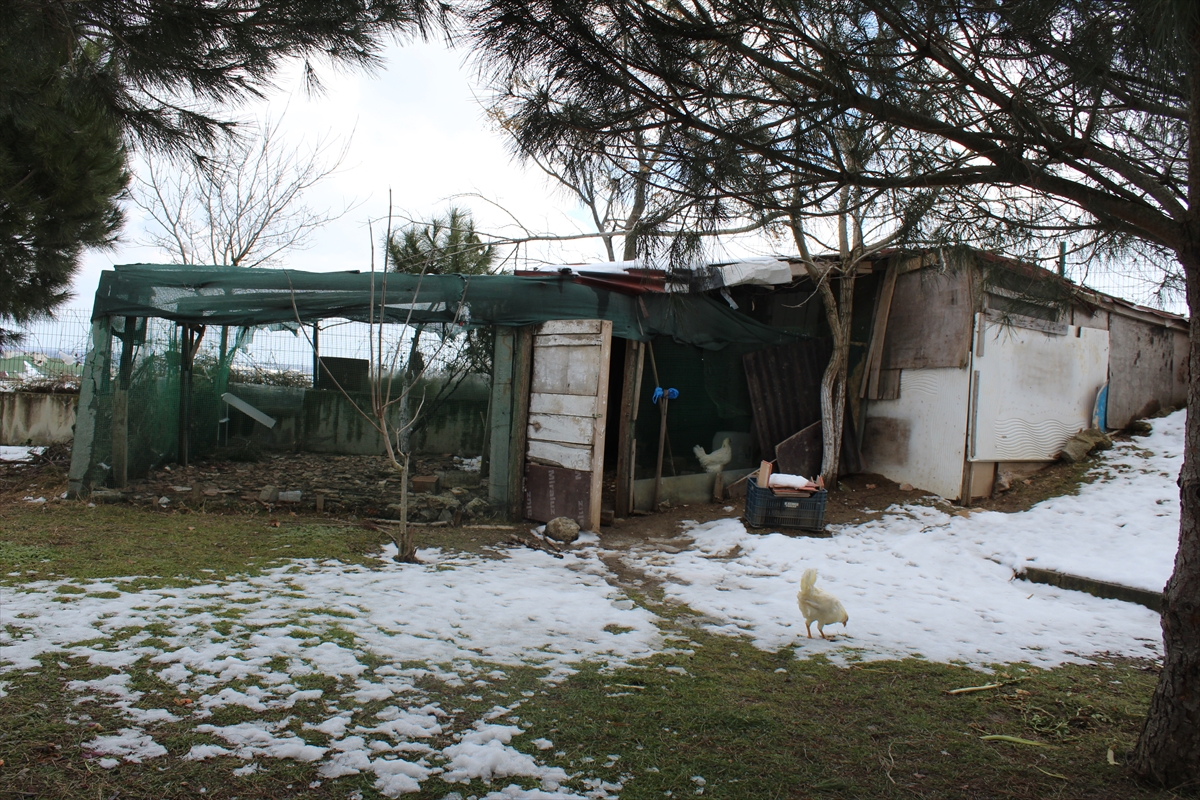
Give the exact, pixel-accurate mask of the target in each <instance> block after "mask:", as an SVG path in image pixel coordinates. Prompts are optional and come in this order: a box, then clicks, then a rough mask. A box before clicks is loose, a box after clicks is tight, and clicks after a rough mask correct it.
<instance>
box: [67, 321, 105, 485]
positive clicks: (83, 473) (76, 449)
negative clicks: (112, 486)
mask: <svg viewBox="0 0 1200 800" xmlns="http://www.w3.org/2000/svg"><path fill="white" fill-rule="evenodd" d="M111 358H112V327H111V325H110V324H109V319H108V317H101V318H100V319H97V320H92V345H91V347H90V348H88V353H87V358H86V359H85V360H84V362H83V381H82V382H81V383H80V386H79V410H78V411H77V412H76V417H75V439H74V441H73V442H72V444H71V469H70V471H69V472H68V473H67V491H68V492H69V493H70V496H71V497H84V496H86V495H87V494H88V493H90V492H91V490H92V478H91V472H92V454H93V451H94V450H95V445H96V414H97V411H98V409H99V405H100V398H101V396H103V395H104V394H106V393H107V392H108V374H109V361H110V359H111Z"/></svg>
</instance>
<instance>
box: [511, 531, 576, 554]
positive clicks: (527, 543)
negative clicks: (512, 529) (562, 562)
mask: <svg viewBox="0 0 1200 800" xmlns="http://www.w3.org/2000/svg"><path fill="white" fill-rule="evenodd" d="M502 544H518V545H521V546H523V547H528V548H529V549H531V550H541V551H542V552H543V553H549V554H550V555H552V556H554V557H555V558H562V557H563V554H562V553H561V552H559V550H558V548H556V547H554V546H553V545H550V544H549V543H548V542H539V541H536V540H533V539H526V538H525V537H524V536H519V535H516V534H514V535H512V536H510V537H508V538H507V539H505V540H504V542H502Z"/></svg>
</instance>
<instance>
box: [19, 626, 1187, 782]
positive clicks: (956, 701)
mask: <svg viewBox="0 0 1200 800" xmlns="http://www.w3.org/2000/svg"><path fill="white" fill-rule="evenodd" d="M692 640H693V642H694V645H693V646H691V647H690V648H689V649H690V651H691V653H690V654H688V655H674V656H663V657H658V658H656V659H654V660H652V661H651V662H648V663H646V664H645V665H641V666H638V667H633V668H627V669H619V670H612V671H608V670H602V669H599V668H597V667H595V666H589V667H585V668H583V669H582V670H581V671H580V672H579V673H578V674H576V675H575V676H573V677H572V678H570V679H569V680H567V681H566V682H564V683H562V684H559V685H557V686H548V685H547V684H545V683H544V682H542V681H541V680H539V678H540V677H541V676H542V673H541V672H540V671H539V670H536V669H533V668H519V669H507V670H506V678H505V679H504V680H491V679H489V680H490V685H489V686H487V687H477V686H474V685H471V684H468V685H467V686H465V687H461V688H457V689H453V688H449V687H447V686H446V685H445V684H444V683H442V682H440V681H438V680H436V679H432V678H430V679H427V680H424V681H421V682H420V683H419V688H420V689H421V690H423V691H425V692H426V693H428V695H429V699H430V700H431V701H436V702H439V703H440V704H441V705H442V707H443V708H444V709H446V710H448V711H457V713H455V714H454V716H455V717H457V718H458V719H459V720H460V721H459V723H458V724H457V725H454V726H452V727H454V729H456V730H461V729H462V727H465V723H466V722H469V721H470V720H474V719H478V718H480V717H481V716H482V715H483V714H484V713H485V712H486V711H488V710H489V709H490V708H492V707H493V706H494V705H497V704H501V705H511V704H512V703H513V702H515V701H517V700H520V701H522V705H521V706H520V707H519V708H518V709H516V710H515V711H514V712H513V714H512V716H515V717H519V720H520V722H519V724H520V727H521V728H523V729H524V730H525V731H526V733H525V734H524V735H523V736H519V737H517V738H516V739H515V740H514V744H515V745H516V746H517V747H518V748H520V749H522V750H524V751H526V752H529V753H531V754H533V755H534V756H535V757H536V758H537V759H538V760H539V761H541V762H543V763H546V764H548V765H551V766H561V767H563V768H564V769H566V770H567V771H568V772H570V773H580V772H582V773H583V774H584V775H587V776H594V777H600V778H605V779H607V780H616V779H617V778H618V776H622V775H624V776H625V777H626V780H627V782H626V784H625V787H624V789H623V791H622V792H621V797H622V798H624V799H625V800H638V799H639V798H662V797H664V796H668V795H666V794H665V793H666V792H671V795H669V796H671V797H677V798H678V797H683V796H689V797H694V796H696V793H695V790H696V789H697V788H698V784H697V783H696V782H695V781H693V777H694V776H701V777H703V779H704V781H705V783H704V789H705V791H704V795H703V796H704V797H706V798H731V799H734V800H736V799H740V798H793V797H819V798H861V797H872V798H876V797H877V798H893V797H895V798H900V797H912V796H917V797H929V798H1049V797H1054V798H1100V799H1104V798H1113V799H1114V800H1116V799H1117V798H1157V797H1163V798H1165V797H1169V796H1171V795H1169V794H1167V793H1163V792H1155V791H1152V790H1150V789H1146V788H1144V787H1140V786H1138V785H1137V784H1136V783H1135V782H1134V781H1133V780H1132V779H1131V777H1130V775H1129V774H1128V772H1127V770H1126V769H1125V767H1124V766H1123V763H1124V759H1125V756H1126V754H1127V753H1128V751H1129V750H1130V748H1131V747H1132V746H1133V743H1134V741H1135V738H1136V735H1137V731H1138V729H1139V726H1140V724H1141V718H1142V715H1143V714H1144V713H1145V709H1146V703H1147V700H1148V698H1149V695H1150V692H1151V689H1152V687H1153V683H1154V679H1155V676H1154V675H1153V673H1152V672H1151V671H1148V670H1147V669H1146V665H1144V664H1139V663H1136V662H1126V661H1120V662H1107V663H1102V664H1098V665H1090V666H1065V667H1061V668H1058V669H1054V670H1036V669H1032V668H1022V667H1009V668H1006V669H1004V670H1003V671H1002V672H1000V673H999V674H998V675H997V674H986V673H980V672H977V671H974V670H971V669H967V668H963V667H955V666H947V665H939V664H930V663H927V662H923V661H917V660H905V661H893V662H870V663H867V664H862V665H857V666H851V667H848V668H843V667H837V666H834V665H832V664H830V663H828V662H827V661H825V660H823V659H811V660H806V661H797V660H795V659H794V658H793V655H792V653H791V652H790V651H781V652H778V653H764V652H761V651H758V650H756V649H754V648H753V647H751V646H749V645H747V644H745V643H742V642H739V641H735V640H729V639H726V638H722V637H716V636H709V635H704V634H693V635H692ZM61 663H66V662H61ZM147 666H148V665H146V664H144V663H142V664H139V665H138V666H135V667H133V668H131V669H130V670H128V671H129V673H130V674H131V676H132V677H131V680H130V688H133V689H136V690H138V691H142V692H145V693H146V694H145V696H144V697H143V698H142V700H141V701H139V702H138V705H139V706H141V707H144V708H168V709H171V710H179V709H178V707H177V706H176V705H175V703H174V701H175V700H176V699H179V698H180V695H179V694H178V692H177V691H176V690H175V689H174V688H173V687H171V686H169V685H166V684H164V683H163V682H162V681H160V680H159V679H158V678H157V677H156V676H155V675H154V674H153V670H151V669H147ZM477 667H478V668H479V669H480V671H481V673H485V672H488V671H490V670H491V669H493V667H492V666H490V665H487V664H478V665H477ZM666 667H679V668H683V669H684V670H686V673H687V674H679V673H676V672H669V671H667V670H666V669H665V668H666ZM109 672H110V671H109V670H107V669H104V668H96V667H91V666H88V665H87V664H86V662H84V661H82V660H80V659H72V660H71V662H70V663H69V664H68V665H67V666H66V667H63V666H60V659H56V658H52V657H47V658H45V659H43V667H42V669H41V670H38V671H36V672H29V673H24V674H18V675H13V676H8V679H9V680H10V681H11V684H10V685H9V686H8V687H7V691H8V696H7V697H4V698H0V718H3V719H4V720H5V721H6V724H5V726H4V728H3V730H2V731H0V753H2V754H3V757H4V759H5V763H4V765H3V766H2V767H0V787H4V786H7V789H4V788H0V798H3V797H7V796H13V797H22V796H30V795H32V796H35V797H41V796H55V797H97V796H100V797H111V796H112V795H113V794H114V793H119V796H120V797H122V798H152V797H153V798H175V797H180V798H182V797H196V796H199V795H198V794H197V791H198V789H199V788H200V787H203V788H205V789H207V792H206V793H205V794H204V796H205V797H209V798H232V797H238V798H243V800H244V799H246V798H280V797H312V798H335V797H336V798H345V797H346V796H347V794H348V793H349V792H350V791H352V790H353V789H358V790H360V791H362V792H363V793H364V796H365V797H374V796H376V795H375V793H374V792H373V790H372V789H371V784H372V783H373V780H374V776H373V775H370V776H362V775H359V776H349V777H345V778H340V779H337V780H334V781H323V782H322V784H321V786H319V787H315V788H311V789H310V788H309V784H310V783H311V782H313V781H317V780H319V778H318V776H317V774H316V766H315V765H312V764H301V763H295V762H290V761H279V760H275V759H266V758H264V759H259V760H258V761H259V763H260V765H261V766H263V767H264V768H265V769H266V771H265V772H260V773H258V774H255V775H250V776H245V777H235V776H232V775H231V772H232V770H233V769H234V768H236V767H239V766H241V765H242V764H243V763H245V762H242V761H241V760H239V759H235V758H229V757H226V758H218V759H215V760H213V761H209V762H190V761H184V760H182V759H181V758H180V756H182V755H183V754H185V753H186V752H188V750H189V749H190V748H191V746H192V745H193V744H200V743H209V744H225V743H224V742H222V741H221V740H219V739H215V738H212V737H209V736H205V735H203V734H198V733H196V732H195V731H194V730H193V727H194V725H195V724H196V723H195V721H190V720H189V721H184V722H179V723H169V724H165V725H161V726H158V727H156V728H154V729H152V730H153V733H154V737H155V740H156V741H158V742H159V743H160V744H162V745H164V746H165V747H166V748H167V749H168V751H169V755H168V756H165V757H162V758H158V759H153V760H150V761H147V762H146V763H145V764H141V765H138V764H122V765H121V766H120V767H118V768H117V769H115V770H113V771H111V772H110V771H106V770H103V769H100V768H99V767H98V766H97V764H96V762H95V760H94V759H87V758H85V757H84V753H83V752H82V750H81V745H82V744H83V743H85V742H86V741H88V740H90V739H91V738H92V737H94V736H96V735H99V734H102V733H103V732H104V731H113V730H116V729H119V728H121V727H125V726H126V725H127V724H128V723H126V722H123V721H122V720H121V718H120V717H119V716H118V715H117V714H115V713H114V712H113V711H112V710H111V709H108V708H106V707H105V706H104V705H103V704H97V703H90V702H89V703H84V704H82V705H75V704H74V703H73V702H72V701H73V699H74V696H75V695H74V694H73V693H71V692H64V691H63V686H64V684H65V683H66V682H67V681H68V680H88V679H94V678H99V677H103V676H104V675H107V674H109ZM998 681H999V682H1004V685H1003V686H1002V687H1001V688H999V689H993V690H988V691H983V692H977V693H973V694H965V695H958V696H951V695H947V694H945V691H946V690H948V689H954V688H959V687H963V686H974V685H981V684H984V683H990V682H998ZM230 685H231V686H232V687H233V688H240V686H241V685H240V684H238V683H234V684H230ZM297 685H299V686H300V687H301V688H306V689H307V688H320V689H323V690H324V691H325V692H326V696H325V697H324V698H322V700H320V701H316V702H300V703H297V704H296V706H295V708H293V709H289V710H282V709H281V710H277V711H271V712H266V713H258V712H251V711H248V710H246V709H244V708H240V707H226V708H221V709H216V710H214V713H213V715H212V717H210V718H208V719H206V720H204V722H209V723H212V724H215V725H229V724H234V723H237V722H243V721H248V720H255V719H266V720H271V721H278V720H282V719H284V718H289V717H290V721H289V722H288V725H287V728H286V730H287V731H288V732H290V733H291V734H293V735H297V736H300V737H302V738H305V739H306V740H308V741H309V742H310V743H314V744H323V743H324V739H323V737H320V736H316V735H314V734H313V733H312V732H311V731H305V730H304V729H303V723H304V722H311V723H318V722H321V721H323V720H324V719H326V718H327V717H328V716H329V712H328V711H327V710H326V708H325V705H324V701H325V700H326V699H330V698H331V697H332V696H334V695H336V694H337V693H338V692H339V690H342V689H346V688H348V686H341V687H339V685H338V683H337V681H336V680H334V679H332V678H328V677H322V676H308V677H306V678H304V679H300V680H297ZM393 702H395V701H394V700H392V701H385V702H373V703H368V704H366V705H363V706H361V707H359V710H358V713H357V714H356V716H355V721H356V722H358V721H361V720H364V719H370V718H371V716H372V715H373V714H374V712H375V711H378V710H379V708H381V707H382V706H384V705H387V704H390V703H393ZM341 705H342V707H343V708H345V707H347V705H348V701H343V702H342V704H341ZM81 714H84V715H87V716H88V717H89V719H86V720H84V719H80V715H81ZM68 720H73V721H74V724H72V723H71V722H68ZM502 721H504V722H507V721H508V720H502ZM990 734H1002V735H1010V736H1016V737H1020V738H1024V739H1030V740H1035V741H1039V742H1043V743H1045V744H1047V745H1050V746H1049V747H1032V746H1028V745H1018V744H1010V743H1007V742H999V741H995V742H988V741H984V740H983V739H981V737H982V736H985V735H990ZM538 737H545V738H547V739H550V740H551V741H553V743H554V747H553V748H551V749H550V750H546V751H538V750H536V749H534V748H533V746H532V745H531V744H530V742H531V741H532V740H533V739H534V738H538ZM430 743H431V744H433V745H434V746H436V747H442V746H445V745H448V744H450V743H452V741H451V740H450V739H449V738H448V737H444V738H442V739H441V740H434V741H432V742H430ZM1110 748H1111V749H1112V750H1113V753H1114V756H1115V758H1116V760H1117V761H1118V764H1117V765H1116V766H1113V765H1110V764H1109V763H1108V758H1107V755H1108V751H1109V749H1110ZM559 753H562V755H558V754H559ZM610 755H618V756H620V758H619V759H617V760H616V761H615V763H613V765H612V766H606V765H608V764H609V763H610V761H611V759H610ZM510 782H518V783H526V784H528V782H527V781H519V780H517V781H511V780H507V779H502V780H500V781H499V782H497V783H495V784H493V785H492V786H491V787H490V788H491V789H493V790H494V789H499V788H502V787H503V786H505V785H507V784H508V783H510ZM289 785H290V788H289ZM574 788H575V789H576V790H579V789H580V788H581V787H580V786H579V785H575V786H574ZM488 789H489V787H488V786H486V785H485V784H483V783H481V782H473V783H472V784H471V785H470V786H462V785H458V784H444V783H443V782H441V781H440V780H438V779H436V778H433V779H430V780H428V781H426V782H425V784H424V785H423V788H422V791H421V792H420V793H417V794H414V795H406V796H407V797H412V798H416V799H417V800H424V799H425V798H429V799H430V800H432V798H442V797H443V796H444V795H445V794H446V793H447V792H450V791H458V792H460V794H461V795H462V796H463V797H466V796H467V795H469V794H476V795H482V794H486V793H487V791H488ZM5 791H7V792H9V793H11V794H10V795H6V794H5V793H4V792H5Z"/></svg>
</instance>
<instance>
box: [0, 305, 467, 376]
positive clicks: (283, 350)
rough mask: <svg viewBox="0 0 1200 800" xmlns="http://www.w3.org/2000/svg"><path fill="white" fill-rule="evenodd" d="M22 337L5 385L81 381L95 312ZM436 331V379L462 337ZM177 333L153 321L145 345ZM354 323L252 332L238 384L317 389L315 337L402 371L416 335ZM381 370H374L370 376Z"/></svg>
mask: <svg viewBox="0 0 1200 800" xmlns="http://www.w3.org/2000/svg"><path fill="white" fill-rule="evenodd" d="M14 329H15V330H16V331H17V332H19V333H20V334H21V339H20V341H19V342H18V343H17V344H15V345H13V346H11V347H10V348H8V349H7V350H5V351H4V352H3V353H2V354H0V381H3V382H4V383H6V384H20V383H23V382H28V381H36V380H49V379H55V378H60V377H78V376H79V375H80V374H81V373H82V371H83V362H84V358H85V357H86V355H87V351H88V347H89V346H90V343H91V339H90V337H91V320H90V314H89V313H88V312H87V311H83V310H82V309H66V310H62V311H59V312H57V313H55V315H54V316H53V317H52V318H46V319H40V320H36V321H32V322H30V323H28V324H25V325H18V326H14ZM444 333H445V332H444V331H442V330H441V329H439V328H436V327H426V328H425V332H424V335H423V337H422V343H421V347H420V348H419V351H420V353H421V357H422V359H423V360H424V361H425V363H426V364H427V365H428V366H427V370H426V372H427V373H428V374H437V373H438V372H439V370H440V369H441V368H442V367H444V366H445V365H446V364H447V363H449V362H451V361H453V360H454V358H455V356H456V355H457V353H458V348H459V346H460V345H461V341H460V340H461V337H456V336H453V335H450V336H445V335H443V334H444ZM175 334H176V330H175V326H174V325H173V324H172V323H170V322H168V321H166V320H160V319H155V320H151V321H150V325H149V328H148V329H147V342H146V346H148V347H150V348H158V349H160V350H166V349H167V346H166V343H167V342H169V341H170V339H171V337H172V336H173V335H175ZM374 334H375V335H374V336H373V337H372V329H371V327H370V326H368V325H367V324H365V323H361V322H352V321H349V320H337V319H330V320H324V321H322V322H321V324H320V326H319V330H316V331H314V328H313V326H311V325H309V326H305V327H304V328H302V329H296V330H288V329H280V330H256V331H253V332H251V333H250V334H249V338H248V340H246V341H245V342H244V343H243V345H242V347H240V348H239V349H238V351H237V353H236V354H235V355H234V357H233V361H232V368H233V371H234V373H235V375H236V376H237V378H238V379H243V380H246V381H251V382H259V383H281V384H290V385H296V386H304V385H308V386H311V385H312V378H313V367H314V352H313V351H314V336H315V339H316V345H317V347H318V348H319V351H320V354H321V356H324V357H336V358H356V359H362V360H369V361H370V362H371V363H372V364H376V363H378V357H377V356H376V357H374V358H372V349H374V350H375V352H376V353H378V352H382V353H383V354H384V359H383V364H384V367H385V371H386V369H387V367H388V366H389V365H390V364H392V363H393V359H394V357H396V356H397V355H398V358H395V361H396V362H397V364H396V366H402V365H403V364H404V362H405V360H406V359H407V357H408V354H409V347H410V345H411V343H412V335H413V331H412V329H411V328H406V327H404V326H402V325H384V326H382V329H380V327H379V326H376V327H375V329H374ZM236 337H237V330H236V329H231V330H230V331H229V332H228V334H227V337H226V341H227V343H228V345H229V346H231V345H232V344H233V342H234V341H235V339H236ZM220 347H221V329H220V328H212V329H209V330H208V331H207V332H206V335H205V337H204V338H203V339H202V340H201V346H200V350H199V352H198V354H197V358H199V359H201V360H204V359H206V358H207V359H210V360H214V361H215V360H216V358H217V357H218V354H219V351H220ZM374 371H375V369H374V368H372V372H374Z"/></svg>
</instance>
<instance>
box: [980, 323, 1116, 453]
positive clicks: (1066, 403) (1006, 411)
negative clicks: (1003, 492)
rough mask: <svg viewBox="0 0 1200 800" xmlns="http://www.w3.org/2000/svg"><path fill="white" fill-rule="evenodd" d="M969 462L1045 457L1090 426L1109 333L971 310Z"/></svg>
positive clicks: (1105, 363) (1105, 373)
mask: <svg viewBox="0 0 1200 800" xmlns="http://www.w3.org/2000/svg"><path fill="white" fill-rule="evenodd" d="M976 316H977V318H976V322H975V324H976V338H975V353H974V357H973V360H972V370H973V372H972V385H971V408H972V413H971V421H972V424H971V426H970V431H969V433H968V439H969V441H968V442H967V457H968V458H969V459H970V460H971V461H1052V460H1054V459H1055V458H1056V457H1057V456H1058V454H1059V452H1060V451H1061V450H1062V447H1063V445H1064V444H1066V443H1067V440H1068V439H1070V438H1071V437H1072V436H1074V435H1075V434H1076V433H1077V432H1078V431H1079V430H1080V429H1083V428H1087V427H1089V426H1090V425H1091V418H1092V408H1093V406H1094V405H1095V402H1096V393H1097V392H1099V391H1100V387H1101V386H1102V385H1103V384H1104V382H1105V381H1106V380H1107V379H1108V331H1105V330H1100V329H1098V328H1081V327H1078V326H1074V325H1068V326H1063V327H1065V328H1066V330H1065V332H1064V333H1062V334H1059V333H1052V332H1046V331H1041V330H1034V329H1031V328H1027V327H1017V326H1015V325H1011V324H1005V323H1004V322H1003V321H993V320H989V319H988V317H987V316H986V315H984V314H978V315H976Z"/></svg>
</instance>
